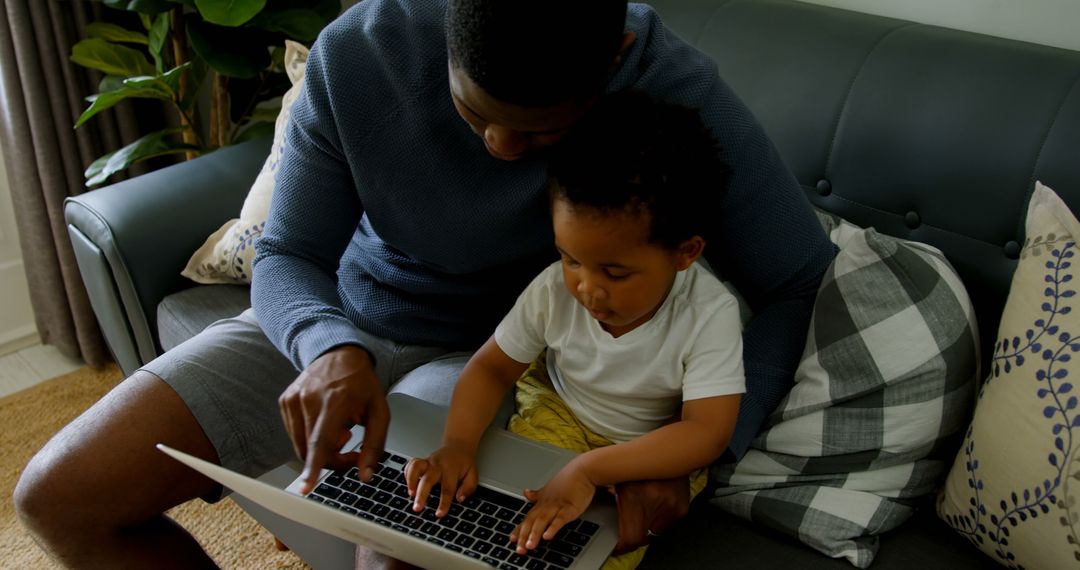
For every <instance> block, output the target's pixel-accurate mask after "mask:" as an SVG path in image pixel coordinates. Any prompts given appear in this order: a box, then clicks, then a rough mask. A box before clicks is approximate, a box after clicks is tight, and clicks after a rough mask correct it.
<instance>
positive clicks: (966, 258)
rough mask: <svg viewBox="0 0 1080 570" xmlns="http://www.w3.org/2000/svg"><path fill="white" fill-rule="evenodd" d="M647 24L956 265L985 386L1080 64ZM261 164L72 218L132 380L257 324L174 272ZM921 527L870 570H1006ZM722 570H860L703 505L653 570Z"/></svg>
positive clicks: (918, 31) (811, 162)
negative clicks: (191, 343)
mask: <svg viewBox="0 0 1080 570" xmlns="http://www.w3.org/2000/svg"><path fill="white" fill-rule="evenodd" d="M652 4H653V5H654V6H655V7H656V9H657V11H658V12H659V13H660V15H661V16H662V17H663V18H664V20H665V21H666V22H667V24H668V25H669V26H671V27H672V28H673V29H674V30H676V32H677V33H679V34H680V35H681V36H682V37H683V38H685V39H686V40H687V41H689V42H690V43H692V44H693V45H695V46H697V47H698V48H699V49H701V50H703V51H704V52H706V53H708V54H709V55H710V56H712V57H713V58H714V59H715V60H716V61H717V64H718V66H719V69H720V73H721V75H722V77H724V78H725V80H726V81H727V82H728V83H729V84H731V85H732V87H733V88H734V89H735V91H736V92H737V93H738V94H739V95H740V96H741V97H742V98H743V100H744V101H745V102H746V103H747V105H748V106H749V107H750V108H751V109H752V110H753V112H754V113H755V114H756V116H757V117H758V119H759V120H760V121H761V123H762V124H763V125H764V127H765V129H766V131H767V132H768V133H769V134H770V135H771V137H772V139H773V141H774V142H775V144H776V146H777V148H778V149H779V151H780V153H781V154H782V155H783V157H784V159H785V160H786V162H787V164H788V166H789V167H790V168H791V170H792V171H793V173H794V174H795V176H796V178H797V179H798V180H799V182H800V183H801V184H802V186H803V189H804V190H805V192H806V195H807V197H808V198H809V199H810V201H811V202H812V203H813V204H814V205H815V206H816V207H818V208H820V209H822V210H825V211H828V212H831V213H834V214H837V215H839V216H841V217H843V218H845V219H847V220H849V221H851V222H853V223H855V224H857V225H859V226H863V227H870V226H872V227H874V228H876V229H877V230H878V231H879V232H881V233H884V234H888V235H892V236H896V237H900V238H903V239H909V240H917V241H921V242H925V243H929V244H931V245H933V246H935V247H937V248H939V249H940V250H942V251H943V252H944V253H945V254H946V256H947V257H948V259H949V261H950V262H951V263H952V264H953V266H954V267H955V268H956V270H957V271H958V273H959V274H960V276H961V277H962V279H963V281H964V283H965V285H966V287H967V289H968V292H969V294H970V296H971V300H972V304H973V305H974V308H975V313H976V316H977V319H978V323H979V328H980V333H981V334H980V337H981V339H982V341H983V342H982V344H983V347H984V350H983V360H984V363H983V364H984V369H985V364H986V362H985V361H986V360H987V359H988V355H989V354H991V353H992V350H991V349H990V346H991V345H992V344H993V341H994V339H995V336H996V331H997V325H998V320H999V315H1000V312H1001V308H1002V305H1003V303H1004V300H1005V297H1006V294H1007V292H1008V289H1009V283H1010V276H1011V274H1012V272H1013V270H1014V268H1015V267H1016V263H1017V261H1016V260H1017V258H1018V256H1019V254H1020V251H1021V244H1023V243H1024V237H1025V236H1024V235H1023V232H1024V229H1023V228H1024V225H1023V219H1024V211H1025V205H1026V203H1027V198H1028V196H1029V195H1030V194H1031V192H1032V188H1033V185H1034V182H1035V181H1036V180H1040V181H1042V182H1044V183H1046V184H1048V185H1049V186H1051V187H1053V188H1054V189H1055V190H1057V192H1058V193H1059V194H1060V195H1061V196H1062V197H1063V198H1064V199H1065V201H1066V202H1067V203H1068V204H1070V205H1071V206H1072V209H1073V210H1074V211H1076V210H1078V209H1080V81H1078V78H1080V52H1073V51H1068V50H1063V49H1056V48H1051V47H1046V46H1041V45H1035V44H1030V43H1024V42H1018V41H1011V40H1005V39H1000V38H995V37H989V36H985V35H979V34H974V33H967V32H961V31H956V30H950V29H945V28H941V27H936V26H929V25H923V24H917V23H913V22H909V21H903V20H898V19H891V18H884V17H877V16H872V15H866V14H861V13H856V12H851V11H846V10H841V9H835V8H830V7H824V6H819V5H811V4H805V3H800V2H795V1H790V0H655V1H653V2H652ZM268 148H269V141H254V142H249V143H245V144H241V145H237V146H235V147H231V148H227V149H223V150H220V151H218V152H215V153H213V154H211V155H208V156H205V157H203V158H199V159H197V160H194V161H191V162H186V163H183V164H178V165H175V166H171V167H169V168H165V169H162V170H159V171H156V172H153V173H151V174H147V175H144V176H140V177H138V178H135V179H131V180H127V181H124V182H121V183H118V184H115V185H112V186H109V187H106V188H102V189H100V190H97V191H94V192H90V193H87V194H84V195H82V196H78V197H74V198H71V199H69V200H68V201H67V203H66V205H65V217H66V220H67V223H68V230H69V233H70V236H71V240H72V242H73V244H74V248H75V253H76V257H77V259H78V263H79V268H80V271H81V273H82V276H83V279H84V282H85V284H86V287H87V289H88V291H89V294H90V298H91V302H92V305H93V308H94V311H95V313H96V315H97V316H98V319H99V321H100V324H101V327H102V330H103V332H104V334H105V338H106V340H107V342H108V345H109V347H110V348H111V350H112V352H113V355H114V357H115V358H116V360H117V362H118V363H119V364H120V366H121V368H122V369H123V370H124V371H125V372H126V373H130V372H132V371H134V370H135V369H137V368H138V367H139V366H140V365H141V364H142V363H145V362H147V361H148V360H150V359H152V358H154V356H156V355H157V354H159V353H161V352H162V351H163V350H168V349H169V348H170V347H172V346H175V345H176V344H178V343H180V342H182V341H183V340H184V339H186V338H188V337H190V336H191V335H193V334H195V333H196V332H198V331H199V330H201V329H202V328H203V327H205V326H206V325H207V324H209V323H210V322H213V321H214V320H216V319H218V318H220V317H223V316H227V315H231V314H235V313H238V312H240V311H241V310H242V309H243V308H245V307H246V306H248V303H249V300H248V292H247V289H246V288H245V287H242V286H229V285H210V286H196V285H195V284H194V283H192V282H190V281H188V280H186V279H185V278H182V277H181V276H180V270H181V269H182V268H183V267H184V265H185V263H186V262H187V259H188V257H189V256H190V255H191V253H192V252H193V251H194V250H195V249H197V248H198V247H199V246H200V245H201V244H202V242H203V240H204V239H205V238H206V236H208V235H209V234H210V233H211V232H213V231H214V230H215V229H217V228H218V227H219V226H220V225H221V224H222V223H223V222H224V221H225V220H227V219H229V218H231V217H235V216H236V214H237V212H238V211H239V209H240V205H241V203H242V202H243V200H244V197H245V194H246V192H247V189H248V187H249V186H250V184H251V182H252V180H253V179H254V177H255V175H256V173H257V172H258V171H259V168H260V166H261V165H262V162H263V160H264V158H265V156H266V154H267V151H268ZM290 469H291V468H290V467H289V466H283V467H282V468H280V469H279V470H276V472H271V473H270V474H268V475H267V477H266V478H267V480H270V481H272V482H280V481H283V480H286V479H288V478H289V477H290V476H291V474H292V473H294V472H293V471H290ZM246 507H247V508H249V510H252V512H254V513H255V516H256V518H259V520H260V521H261V522H263V523H264V524H266V525H267V526H268V528H270V529H271V530H272V531H273V532H275V534H277V535H278V536H279V537H282V538H283V540H284V541H285V542H286V543H287V544H290V545H291V546H292V547H293V548H294V549H295V550H297V551H298V552H299V553H300V554H301V556H303V557H305V559H307V560H309V561H311V562H312V563H313V565H315V566H316V567H322V566H326V567H331V566H339V565H347V561H348V550H349V549H348V545H346V544H344V543H341V544H337V545H336V546H335V548H336V550H335V551H334V552H336V554H333V555H327V554H325V553H320V552H315V550H317V549H315V548H313V547H312V546H311V545H313V544H315V543H316V542H318V541H320V540H325V537H316V536H314V535H312V534H311V533H310V532H308V531H306V530H305V529H296V528H291V527H290V526H289V525H288V524H285V523H283V522H282V521H280V520H274V518H273V517H269V516H267V515H266V513H262V512H258V509H257V508H253V507H251V506H250V505H246ZM922 507H924V508H921V509H920V510H919V511H918V513H917V514H916V515H915V516H914V517H913V519H912V520H910V521H909V522H907V523H905V524H904V525H903V526H901V527H900V528H899V529H896V530H894V531H892V532H889V533H886V534H885V535H883V536H882V537H881V546H880V551H879V553H878V556H877V559H876V560H875V562H874V568H882V569H889V568H904V569H907V568H913V567H924V568H982V567H995V566H996V563H995V562H994V561H993V560H992V559H990V558H988V557H986V556H985V555H983V554H981V553H980V552H978V551H977V550H975V549H974V548H972V547H971V546H970V545H969V544H968V543H967V542H966V541H964V540H963V539H961V538H959V537H958V536H957V535H956V534H955V533H954V532H953V531H952V530H951V529H950V528H949V527H947V526H946V525H945V524H944V523H942V522H941V521H940V520H939V519H938V518H937V516H936V515H935V514H934V510H933V504H932V501H931V498H927V503H926V504H925V505H922ZM332 540H333V539H331V541H332ZM720 565H723V566H724V567H727V568H773V567H791V568H849V567H850V566H849V565H848V564H847V563H846V562H844V561H842V560H834V559H829V558H826V557H824V556H822V555H820V554H818V553H817V552H814V551H812V550H810V549H809V548H807V547H805V546H803V545H801V544H800V543H798V542H797V541H795V540H793V539H791V538H788V537H785V536H782V535H780V534H778V533H775V532H773V531H770V530H768V529H764V528H760V527H757V526H754V525H751V524H749V523H747V522H745V521H742V520H741V519H737V518H735V517H733V516H731V515H727V514H724V513H721V512H719V511H718V510H716V509H715V508H712V507H710V506H709V505H708V504H707V503H705V502H703V501H699V502H696V503H695V504H694V505H693V506H692V509H691V513H690V515H689V516H688V517H687V518H686V519H684V520H683V521H682V522H681V523H680V524H679V526H677V527H676V528H675V529H673V530H672V531H671V532H668V533H666V534H665V536H662V537H660V538H658V539H656V540H655V541H654V546H653V548H651V549H650V551H649V554H648V556H647V557H646V560H645V562H644V564H643V566H642V567H643V568H709V567H718V566H720Z"/></svg>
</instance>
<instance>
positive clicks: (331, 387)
mask: <svg viewBox="0 0 1080 570" xmlns="http://www.w3.org/2000/svg"><path fill="white" fill-rule="evenodd" d="M278 405H279V406H280V408H281V418H282V420H284V422H285V429H286V430H287V431H288V432H289V438H290V439H292V443H293V449H295V450H296V455H297V457H299V458H301V459H303V460H304V472H303V474H302V475H301V476H302V477H303V478H304V483H303V485H302V487H301V489H300V490H301V492H302V493H307V492H309V491H311V489H312V488H314V487H315V482H316V481H317V480H318V478H319V471H320V470H321V469H322V468H323V467H330V468H332V469H341V468H344V467H347V466H349V465H356V466H357V467H358V468H359V469H360V478H361V479H363V480H365V481H367V480H368V479H370V478H371V475H372V469H373V468H374V467H375V465H377V464H378V462H379V457H380V456H381V455H382V451H383V445H384V444H385V443H386V429H387V427H388V425H389V423H390V408H389V407H388V406H387V405H386V396H385V394H383V388H382V384H381V383H380V382H379V378H378V377H377V376H376V375H375V368H374V367H373V366H372V362H371V356H370V355H369V354H368V352H367V351H366V350H364V349H362V348H360V347H357V346H340V347H337V348H334V349H331V350H329V351H327V352H326V353H325V354H323V355H322V356H320V357H319V358H317V359H316V360H315V361H314V362H312V363H311V365H310V366H308V367H307V368H305V369H304V371H303V372H301V373H300V376H299V377H297V379H296V380H295V381H294V382H293V383H292V384H290V385H289V387H288V388H286V389H285V392H284V393H282V394H281V397H280V398H278ZM352 424H359V425H362V426H364V445H363V448H362V449H361V451H360V453H359V454H357V453H345V454H343V453H341V452H340V450H341V446H343V445H345V442H347V441H348V440H349V437H350V431H349V428H350V426H351V425H352Z"/></svg>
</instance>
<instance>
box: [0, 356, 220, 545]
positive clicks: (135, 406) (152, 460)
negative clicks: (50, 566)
mask: <svg viewBox="0 0 1080 570" xmlns="http://www.w3.org/2000/svg"><path fill="white" fill-rule="evenodd" d="M159 441H161V442H165V443H169V444H170V445H173V446H175V447H178V448H180V449H185V450H187V451H189V452H191V453H194V454H196V455H199V456H202V457H204V458H206V459H208V460H212V461H216V460H217V456H216V453H215V452H214V449H213V447H212V445H211V444H210V442H209V440H207V439H206V436H205V435H204V434H203V432H202V430H201V428H200V427H199V425H198V422H196V420H195V418H194V416H192V415H191V413H190V411H189V410H188V409H187V407H186V405H184V403H183V401H182V400H181V399H180V398H179V396H178V395H177V394H176V393H175V392H174V391H173V390H172V389H171V388H170V387H169V386H168V385H167V384H165V383H164V382H163V381H162V380H161V379H160V378H158V377H156V376H154V375H152V374H149V373H145V372H139V373H136V374H135V375H133V376H132V377H131V378H128V379H127V380H125V381H124V382H123V383H121V384H120V385H119V386H117V387H116V388H114V389H113V390H112V391H111V392H109V393H108V394H107V395H106V396H105V397H103V398H102V399H101V400H100V401H98V402H97V403H95V404H94V405H93V406H92V407H91V408H90V409H88V410H87V411H86V412H84V413H83V414H82V415H80V416H79V417H78V418H76V419H75V420H74V421H72V422H71V423H70V424H68V425H67V426H66V427H64V428H63V429H62V430H60V432H58V433H57V434H56V435H55V436H53V438H52V439H50V440H49V441H48V443H46V444H45V446H44V447H43V448H42V449H41V450H40V451H38V452H37V454H36V455H35V456H34V457H33V458H32V459H31V460H30V462H29V463H28V464H27V466H26V469H25V470H24V471H23V473H22V476H21V477H20V479H19V482H18V484H17V485H16V488H15V494H14V497H13V500H14V506H15V509H16V512H17V513H18V516H19V518H20V520H21V521H22V522H23V524H24V525H25V526H26V527H27V528H28V529H29V530H30V531H31V532H32V533H33V534H35V535H36V536H37V537H38V539H39V541H44V542H45V543H48V544H49V545H50V546H55V547H56V548H57V549H62V548H63V546H60V545H61V544H62V543H63V542H64V541H68V540H74V541H76V542H81V541H89V540H93V539H94V538H95V537H101V536H105V535H107V534H110V533H116V532H117V531H119V530H120V529H122V528H125V527H128V526H133V525H138V524H140V523H141V522H143V521H146V520H150V519H151V518H154V517H156V516H158V515H160V514H161V513H163V512H164V511H165V510H167V509H169V508H171V507H172V506H175V505H176V504H179V503H182V502H184V501H186V500H188V499H190V498H194V497H196V496H200V495H202V494H205V493H208V492H210V491H211V490H212V489H213V488H214V485H213V483H212V482H211V481H209V480H207V479H204V478H202V477H201V476H196V475H195V474H193V472H191V471H190V470H187V469H186V468H185V467H184V466H182V465H180V464H177V463H175V462H173V461H172V460H171V459H169V458H168V457H166V456H164V455H163V454H161V453H160V452H159V451H157V450H156V449H155V448H154V447H153V446H154V443H157V442H159ZM65 537H66V538H65Z"/></svg>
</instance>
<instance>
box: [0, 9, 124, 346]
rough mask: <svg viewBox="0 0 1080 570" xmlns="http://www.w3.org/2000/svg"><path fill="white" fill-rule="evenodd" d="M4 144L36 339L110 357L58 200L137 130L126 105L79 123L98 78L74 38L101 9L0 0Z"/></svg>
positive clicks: (0, 130)
mask: <svg viewBox="0 0 1080 570" xmlns="http://www.w3.org/2000/svg"><path fill="white" fill-rule="evenodd" d="M0 7H2V9H0V148H2V150H3V154H4V160H5V161H6V166H7V173H8V182H9V186H10V189H11V197H12V201H13V203H14V205H15V218H16V226H17V229H18V232H19V240H20V242H21V247H22V255H23V263H24V266H25V268H26V275H27V280H28V281H29V284H30V300H31V304H32V305H33V310H34V318H35V323H36V325H37V329H38V334H39V335H40V336H41V339H42V342H43V343H45V344H50V345H53V346H55V347H57V348H58V349H59V350H60V351H61V352H62V353H63V354H65V355H67V356H70V357H73V358H81V359H82V360H84V361H85V362H86V363H87V364H89V365H91V366H95V367H98V366H102V365H104V364H105V363H107V362H108V361H109V360H111V356H110V355H109V351H108V349H107V348H106V345H105V342H104V340H103V338H102V336H101V332H100V329H99V328H98V326H97V321H96V320H95V318H94V313H93V310H92V309H91V307H90V302H89V299H88V297H87V294H86V290H85V289H84V287H83V284H82V278H81V276H80V274H79V268H78V266H77V265H76V263H75V257H74V254H73V252H72V248H71V242H70V241H69V239H68V235H67V229H66V225H65V223H64V216H63V203H64V199H65V198H67V197H68V196H73V195H77V194H80V193H82V192H85V191H86V187H85V185H84V179H83V174H82V173H83V171H84V170H85V168H86V167H87V166H88V165H89V164H90V163H91V162H92V161H93V160H94V159H96V158H97V157H98V156H100V155H102V154H105V153H106V152H108V151H111V150H116V149H118V148H120V147H121V146H123V144H126V143H128V142H131V141H133V140H135V139H137V138H138V136H139V134H138V128H137V121H136V120H135V116H134V111H133V110H132V108H131V107H130V106H129V105H124V104H122V105H119V106H117V107H115V108H114V109H112V110H110V111H109V112H106V113H102V114H100V115H98V116H96V117H95V118H94V119H92V120H91V121H90V122H88V123H87V124H86V125H84V126H82V127H80V128H79V129H77V130H75V129H73V128H72V126H73V125H74V124H75V121H76V120H77V119H78V117H79V115H80V114H81V113H82V112H83V110H84V109H85V107H86V105H87V103H86V102H85V100H84V98H85V97H86V96H87V95H89V94H92V93H96V92H97V81H98V79H99V77H95V76H94V75H96V73H95V74H91V73H88V72H87V70H85V69H83V68H81V67H79V66H77V65H75V64H73V63H71V62H70V61H69V56H70V54H71V46H72V45H74V44H75V43H76V42H78V41H79V39H81V38H83V37H85V34H84V33H83V30H84V29H85V27H86V24H88V23H89V22H93V21H95V20H97V19H99V18H100V16H101V14H100V11H101V7H100V6H98V5H94V4H93V3H92V2H89V1H84V0H45V1H43V0H0Z"/></svg>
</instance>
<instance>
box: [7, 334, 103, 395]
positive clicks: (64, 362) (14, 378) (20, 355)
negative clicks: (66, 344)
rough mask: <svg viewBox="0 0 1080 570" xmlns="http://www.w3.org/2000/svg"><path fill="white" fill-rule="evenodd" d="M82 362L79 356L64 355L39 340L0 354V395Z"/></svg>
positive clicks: (66, 370) (75, 367)
mask: <svg viewBox="0 0 1080 570" xmlns="http://www.w3.org/2000/svg"><path fill="white" fill-rule="evenodd" d="M83 365H84V364H83V362H82V361H81V360H77V359H71V358H68V357H66V356H64V355H63V354H60V351H59V350H56V348H54V347H52V346H48V345H43V344H39V345H36V346H31V347H29V348H24V349H22V350H20V351H18V352H14V353H11V354H6V355H4V356H0V397H3V396H7V395H8V394H14V393H15V392H18V391H20V390H25V389H27V388H29V387H31V386H34V385H35V384H37V383H39V382H41V381H43V380H48V379H50V378H55V377H57V376H60V375H62V374H67V373H68V372H71V371H73V370H75V369H78V368H81V367H82V366H83Z"/></svg>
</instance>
